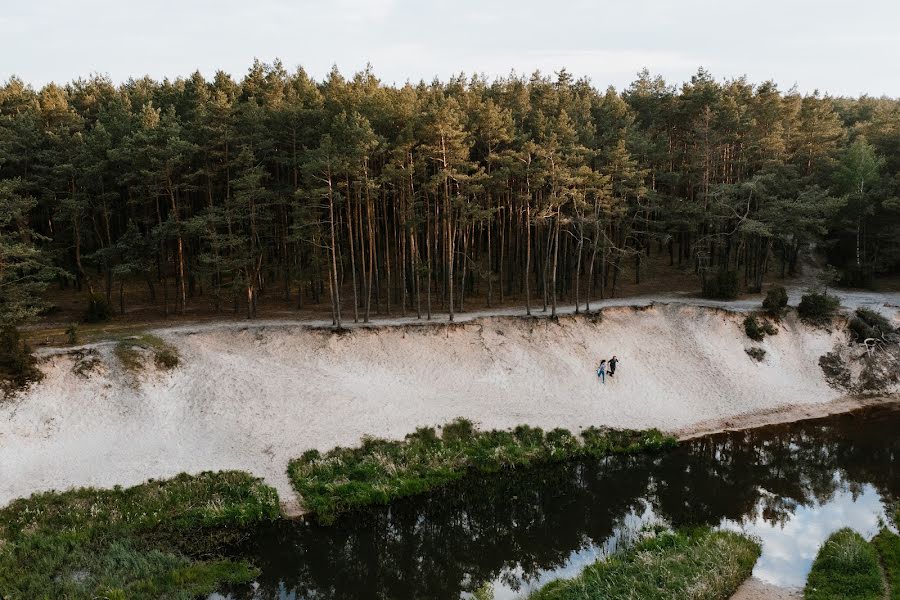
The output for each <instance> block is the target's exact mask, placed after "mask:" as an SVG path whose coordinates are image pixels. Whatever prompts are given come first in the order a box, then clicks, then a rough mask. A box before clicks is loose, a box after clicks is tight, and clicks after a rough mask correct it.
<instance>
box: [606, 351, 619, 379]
mask: <svg viewBox="0 0 900 600" xmlns="http://www.w3.org/2000/svg"><path fill="white" fill-rule="evenodd" d="M618 362H619V359H618V358H616V355H615V354H613V357H612V358H611V359H609V363H608V364H609V376H610V377H612V376H613V375H615V374H616V364H617V363H618Z"/></svg>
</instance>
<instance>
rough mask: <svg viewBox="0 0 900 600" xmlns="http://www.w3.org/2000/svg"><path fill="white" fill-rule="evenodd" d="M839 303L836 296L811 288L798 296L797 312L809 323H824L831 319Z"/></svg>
mask: <svg viewBox="0 0 900 600" xmlns="http://www.w3.org/2000/svg"><path fill="white" fill-rule="evenodd" d="M840 305H841V301H840V300H839V299H838V298H837V297H835V296H829V295H828V294H826V293H823V292H817V291H813V290H811V291H809V292H807V293H806V294H804V295H803V297H802V298H800V304H799V305H798V306H797V314H798V315H800V318H801V319H803V320H804V321H807V322H809V323H813V324H824V323H828V322H829V321H831V318H832V317H833V316H834V312H835V311H836V310H837V309H838V307H839V306H840Z"/></svg>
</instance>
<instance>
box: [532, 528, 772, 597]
mask: <svg viewBox="0 0 900 600" xmlns="http://www.w3.org/2000/svg"><path fill="white" fill-rule="evenodd" d="M759 554H760V546H759V544H758V543H757V542H756V541H754V540H751V539H749V538H747V537H745V536H742V535H740V534H738V533H734V532H731V531H712V530H710V529H708V528H700V529H693V530H682V531H678V532H671V531H663V532H660V533H657V534H656V535H655V536H653V537H651V538H649V539H645V540H644V541H641V542H639V543H638V544H636V545H635V546H634V547H632V548H630V549H627V550H624V551H620V552H617V553H615V554H613V555H612V556H610V557H609V558H608V559H607V560H601V561H597V562H595V563H593V564H592V565H590V566H588V567H586V568H585V569H584V570H583V571H582V572H581V574H580V575H579V576H578V577H576V578H574V579H558V580H556V581H552V582H550V583H549V584H547V585H546V586H544V587H543V588H541V589H539V590H538V591H536V592H535V593H533V594H531V596H529V600H601V599H602V600H632V599H634V598H641V599H642V600H663V599H665V600H727V599H728V598H730V597H731V596H732V594H734V592H735V590H737V588H738V587H739V586H740V585H741V583H742V582H743V581H744V580H745V579H747V577H749V576H750V573H751V572H752V571H753V565H754V564H755V563H756V559H757V558H759Z"/></svg>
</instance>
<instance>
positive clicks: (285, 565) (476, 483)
mask: <svg viewBox="0 0 900 600" xmlns="http://www.w3.org/2000/svg"><path fill="white" fill-rule="evenodd" d="M898 425H900V409H898V407H897V406H893V407H881V408H874V409H866V410H863V411H858V412H855V413H851V414H846V415H841V416H837V417H830V418H827V419H819V420H815V421H807V422H804V423H795V424H790V425H779V426H770V427H764V428H760V429H756V430H752V431H747V432H732V433H724V434H719V435H714V436H709V437H704V438H700V439H697V440H694V441H691V442H688V443H685V444H682V445H681V446H680V447H679V448H678V449H677V450H675V451H672V452H669V453H666V454H658V455H641V456H625V457H610V458H607V459H604V460H600V461H589V462H588V461H585V462H573V463H567V464H554V465H548V466H544V467H539V468H534V469H529V470H520V471H516V472H510V473H505V474H503V475H499V476H498V475H496V474H495V475H487V476H473V477H471V478H468V479H467V480H466V481H464V482H462V483H460V484H459V485H456V486H454V487H452V488H447V489H444V490H440V491H438V492H435V493H432V494H429V495H427V496H421V497H415V498H408V499H405V500H402V501H399V502H395V503H393V504H392V505H391V506H389V507H378V508H375V509H372V510H367V511H362V512H358V513H355V514H351V515H346V516H345V517H343V518H342V519H340V520H339V521H338V522H337V523H336V524H335V525H332V526H330V527H322V526H319V525H317V524H315V523H277V524H275V525H273V526H272V527H269V528H267V529H265V530H261V531H259V532H258V533H257V534H256V535H255V536H254V537H253V538H252V539H251V540H250V541H249V542H248V543H247V544H246V545H245V546H244V547H243V548H241V549H240V553H241V554H243V555H245V556H247V557H248V558H250V559H251V560H252V561H253V562H254V563H255V564H257V565H258V566H259V567H260V568H261V569H262V575H261V576H260V577H259V579H258V581H257V583H258V587H256V588H255V589H246V588H238V589H232V590H227V591H225V592H223V594H224V595H225V596H226V597H230V598H234V599H244V598H263V599H266V600H268V599H274V598H279V599H280V598H286V599H292V598H297V599H299V598H316V599H343V598H434V599H442V598H459V597H460V594H461V593H462V592H465V591H471V590H472V589H474V588H476V587H478V586H479V585H481V584H482V583H483V582H485V581H501V582H503V583H504V584H505V585H506V586H507V587H510V588H512V589H517V587H518V586H520V585H521V584H522V583H523V582H527V581H529V580H533V579H534V578H537V577H539V576H540V575H541V574H544V573H546V572H547V571H553V570H558V569H562V568H565V567H566V565H567V564H569V562H570V561H571V560H573V558H574V557H581V558H582V559H584V557H585V556H587V557H591V556H593V554H594V551H597V550H598V549H600V548H602V547H603V546H604V545H605V544H608V542H609V540H611V539H613V540H614V539H617V536H619V535H621V534H622V532H623V529H628V524H629V523H631V527H632V528H633V527H634V521H635V520H636V515H637V516H640V515H643V517H642V518H646V516H647V515H656V516H657V517H659V518H661V519H663V520H666V521H668V522H669V523H671V524H672V525H675V526H677V525H682V524H692V523H705V524H711V525H719V524H721V523H723V521H732V522H737V523H745V522H754V521H759V520H763V521H765V522H767V523H771V524H776V525H784V524H785V523H786V522H788V521H789V520H790V519H791V517H792V515H794V513H795V512H796V511H797V510H798V508H799V507H810V506H815V505H821V504H827V503H828V502H830V501H831V500H832V499H834V498H835V496H836V494H844V493H849V494H851V496H852V497H853V498H855V497H856V496H858V495H859V494H860V493H861V491H862V489H863V488H864V486H867V485H868V486H871V489H874V490H875V492H876V493H877V494H878V496H879V497H880V498H881V500H882V501H889V500H890V499H892V498H897V497H898V491H900V490H898V487H900V483H898V479H900V478H898V473H897V466H896V462H895V457H896V455H897V451H898V448H900V440H898V436H897V433H896V432H897V431H898ZM865 510H871V508H866V509H865ZM638 520H639V519H638ZM219 597H221V596H219Z"/></svg>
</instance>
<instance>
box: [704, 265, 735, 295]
mask: <svg viewBox="0 0 900 600" xmlns="http://www.w3.org/2000/svg"><path fill="white" fill-rule="evenodd" d="M739 293H740V282H739V280H738V274H737V271H730V270H727V269H723V270H719V271H716V272H715V273H713V274H711V275H707V276H706V277H704V278H703V297H704V298H714V299H717V300H734V299H735V298H737V297H738V294H739Z"/></svg>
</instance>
